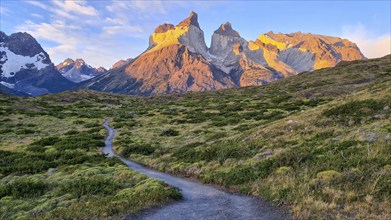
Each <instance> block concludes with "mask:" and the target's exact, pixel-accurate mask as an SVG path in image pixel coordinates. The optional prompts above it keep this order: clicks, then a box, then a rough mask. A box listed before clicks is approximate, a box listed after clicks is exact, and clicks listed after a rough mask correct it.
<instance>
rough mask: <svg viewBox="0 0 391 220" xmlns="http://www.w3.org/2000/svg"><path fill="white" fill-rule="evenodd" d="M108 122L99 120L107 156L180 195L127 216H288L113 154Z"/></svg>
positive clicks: (238, 218)
mask: <svg viewBox="0 0 391 220" xmlns="http://www.w3.org/2000/svg"><path fill="white" fill-rule="evenodd" d="M109 122H110V120H108V119H106V121H105V122H104V123H103V126H104V127H105V128H106V130H107V137H106V139H105V147H104V148H103V150H102V151H103V152H104V153H105V154H106V155H107V156H108V157H118V158H119V159H120V160H122V161H123V162H124V163H125V164H126V165H127V166H128V167H129V168H130V169H132V170H134V171H137V172H139V173H142V174H145V175H147V176H149V177H151V178H155V179H159V180H163V181H164V182H166V183H167V184H169V185H171V186H174V187H178V188H179V189H180V190H181V193H182V195H183V200H181V201H178V202H174V203H171V204H168V205H166V206H162V207H157V208H153V209H149V210H147V211H144V212H142V213H141V214H139V215H137V216H129V217H128V219H159V220H164V219H167V220H176V219H184V220H190V219H197V220H200V219H208V220H214V219H224V220H225V219H235V220H241V219H243V220H252V219H268V220H269V219H276V220H283V219H289V217H288V216H287V215H286V214H284V213H283V212H281V211H279V210H277V209H276V208H275V207H272V206H271V205H269V204H268V203H266V202H264V201H262V200H260V199H257V198H253V197H248V196H242V195H237V194H232V193H227V192H224V191H221V190H218V189H216V188H213V187H210V186H207V185H203V184H200V183H196V182H192V181H190V180H187V179H183V178H180V177H175V176H172V175H169V174H166V173H161V172H158V171H156V170H153V169H150V168H147V167H144V166H142V165H140V164H138V163H135V162H132V161H130V160H127V159H125V158H123V157H121V156H119V155H117V154H116V153H115V152H114V150H113V144H112V142H113V139H114V137H115V135H116V132H117V131H116V130H115V129H113V128H112V127H110V125H109Z"/></svg>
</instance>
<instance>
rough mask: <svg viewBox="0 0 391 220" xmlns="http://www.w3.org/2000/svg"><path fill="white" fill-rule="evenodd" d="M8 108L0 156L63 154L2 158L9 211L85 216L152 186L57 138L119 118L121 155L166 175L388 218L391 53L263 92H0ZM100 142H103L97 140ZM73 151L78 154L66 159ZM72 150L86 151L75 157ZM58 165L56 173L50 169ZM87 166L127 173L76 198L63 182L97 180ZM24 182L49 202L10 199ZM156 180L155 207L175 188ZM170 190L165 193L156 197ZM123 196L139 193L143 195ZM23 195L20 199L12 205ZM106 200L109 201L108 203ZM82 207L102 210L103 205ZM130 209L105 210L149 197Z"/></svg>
mask: <svg viewBox="0 0 391 220" xmlns="http://www.w3.org/2000/svg"><path fill="white" fill-rule="evenodd" d="M1 103H2V104H1V110H0V114H1V115H2V116H4V117H2V118H3V119H2V123H1V126H2V127H1V129H2V130H1V132H0V133H1V134H0V137H1V144H0V147H1V149H2V151H1V152H2V154H4V155H10V156H9V157H10V158H11V159H9V161H12V163H17V161H18V160H17V159H16V158H21V156H20V155H19V156H14V157H13V156H12V155H14V154H15V155H16V154H23V155H26V157H27V156H33V155H40V156H39V157H38V156H37V157H38V158H39V159H40V160H44V161H46V159H45V158H46V157H52V156H51V155H53V157H54V158H56V159H50V160H48V161H49V162H50V163H53V164H50V165H46V166H45V165H44V164H45V163H43V165H42V166H36V167H38V168H39V167H42V168H41V169H38V170H36V171H34V172H32V173H20V172H21V171H20V170H24V169H22V168H20V170H18V169H16V168H15V169H14V168H7V164H9V162H7V161H8V160H7V161H6V160H3V159H0V160H1V163H0V166H1V172H2V176H1V180H0V181H1V183H2V186H1V188H0V193H1V196H2V199H1V200H0V201H1V204H2V206H1V207H2V209H1V211H2V213H5V214H3V215H4V216H6V214H7V213H10V212H12V213H15V212H13V211H11V207H12V208H18V207H19V208H18V215H21V216H23V215H24V216H27V215H29V216H31V215H32V214H35V213H40V212H34V211H35V210H44V212H43V213H42V215H41V216H45V217H46V216H47V217H48V218H51V217H53V216H54V217H55V216H56V215H57V216H60V215H63V214H64V213H61V209H59V210H57V209H54V210H51V209H50V208H47V207H49V206H48V205H45V204H49V203H50V204H52V202H48V201H52V199H54V200H55V201H56V202H58V203H59V204H61V202H63V203H72V204H74V205H73V206H72V205H64V206H63V207H64V209H66V208H68V209H71V210H75V211H74V216H81V218H83V217H85V215H84V213H83V212H81V211H79V212H78V211H77V208H79V207H81V206H78V205H76V204H78V202H79V203H80V202H81V201H85V200H83V199H91V198H93V197H94V196H98V197H108V198H110V199H109V202H111V204H121V202H119V203H117V202H116V200H115V199H118V198H122V197H121V196H118V194H119V193H120V192H123V191H124V190H126V189H128V190H129V189H135V188H137V183H136V182H139V183H140V184H142V186H143V185H144V184H146V185H145V186H149V185H148V184H149V181H153V180H149V179H146V180H147V181H143V180H142V177H140V179H139V180H140V181H137V179H138V178H135V179H136V180H135V179H132V180H130V178H124V179H123V180H122V179H121V178H120V177H118V176H122V175H118V173H121V172H125V171H124V170H123V165H122V164H121V163H119V162H118V161H116V160H114V159H107V158H104V157H103V156H102V155H101V154H98V153H97V150H96V148H94V147H92V146H90V145H89V144H88V143H90V141H88V142H86V143H85V144H86V146H85V145H84V144H81V145H78V147H76V146H66V145H65V146H64V145H63V144H61V142H62V143H68V142H69V140H71V139H73V138H74V137H73V138H69V139H67V138H68V137H72V135H76V133H75V132H74V131H70V130H77V134H79V135H85V136H91V137H90V138H91V139H89V140H91V141H92V140H94V141H98V140H103V138H102V137H100V138H99V139H98V138H97V136H98V135H101V134H103V130H99V129H100V127H99V126H100V125H99V123H98V122H97V120H101V119H103V118H105V117H111V118H113V122H112V126H113V127H115V128H117V129H118V130H119V134H118V138H117V139H116V141H115V146H116V150H117V152H118V153H120V154H122V155H123V156H125V157H128V158H131V159H133V160H136V161H138V162H140V163H143V164H146V165H148V166H151V167H153V168H156V169H158V170H161V171H164V172H170V173H174V174H176V175H181V176H185V177H196V178H198V179H199V180H201V181H203V182H205V183H212V184H218V185H221V186H224V187H226V188H227V189H228V190H234V191H240V192H242V193H245V194H251V195H258V196H262V197H264V198H266V199H268V200H270V201H273V202H274V203H275V204H278V205H287V206H289V207H290V208H291V210H292V213H293V215H294V217H296V218H298V219H314V218H315V219H334V218H343V219H389V218H391V213H390V209H389V207H390V205H391V201H390V198H391V188H390V186H391V154H390V152H391V137H390V133H391V120H390V119H391V110H390V108H391V56H388V57H385V58H381V59H374V60H369V61H357V62H349V63H342V64H340V65H338V66H337V67H336V68H329V69H322V70H318V71H315V72H313V73H306V74H302V75H300V76H297V77H291V78H288V79H284V80H280V81H278V82H276V83H272V84H269V85H267V86H263V87H248V88H240V89H227V90H221V91H216V92H201V93H188V94H184V95H169V96H160V97H151V98H138V97H129V96H122V95H113V94H104V93H95V92H91V91H76V92H67V93H62V94H57V95H50V96H43V97H36V98H11V97H1ZM98 127H99V129H98ZM49 131H50V132H51V133H49ZM93 131H95V132H93ZM87 134H88V135H87ZM95 135H96V137H95ZM42 136H45V137H46V138H51V137H48V136H54V139H55V141H53V143H51V142H50V141H49V142H50V143H49V144H47V145H46V140H45V139H44V140H43V141H42V142H44V143H45V145H44V144H40V140H41V138H42ZM81 139H84V137H83V138H81ZM64 140H66V141H64ZM71 142H72V141H71ZM77 143H80V142H77ZM83 143H84V142H83ZM37 145H38V146H41V147H37ZM42 145H44V146H43V147H42ZM71 145H72V144H71ZM95 145H96V146H99V144H98V142H96V144H95ZM88 146H89V147H88ZM68 147H69V148H68ZM42 149H43V150H42ZM79 151H80V152H82V153H80V152H79ZM58 152H61V153H58ZM66 152H72V153H73V154H72V153H70V154H72V156H65V154H66ZM74 152H77V153H74ZM56 153H58V155H57V154H56ZM59 155H64V156H59ZM76 155H84V156H85V157H86V158H85V159H83V160H81V159H79V161H75V162H72V161H73V159H74V158H75V156H76ZM22 157H24V156H22ZM61 157H63V158H61ZM0 158H8V156H6V157H3V156H2V157H0ZM12 158H14V159H12ZM76 158H77V157H76ZM34 160H36V159H34ZM23 161H28V160H23ZM61 161H62V162H61ZM54 163H56V164H54ZM63 163H64V164H63ZM37 164H39V163H37ZM91 166H93V167H95V168H91ZM15 167H18V166H15ZM21 167H23V163H21ZM25 167H30V166H28V165H26V166H25ZM52 167H55V169H56V172H54V173H53V174H50V173H51V172H48V171H49V169H50V168H52ZM34 169H36V168H34ZM90 169H92V170H93V172H97V173H99V174H101V175H102V176H106V177H107V178H109V177H110V176H111V178H115V177H117V178H120V179H121V180H115V181H114V183H113V185H110V184H109V185H106V184H101V183H102V182H104V181H105V178H106V177H102V178H101V179H100V178H98V179H99V180H91V181H92V182H93V184H97V185H100V184H101V185H105V186H107V187H108V188H106V187H104V188H102V191H100V192H99V193H97V192H91V191H90V189H89V188H87V189H80V190H81V191H80V192H78V194H80V193H81V195H82V196H81V197H71V196H74V195H75V194H72V193H71V192H67V191H66V189H67V188H68V186H67V187H62V184H66V183H67V179H75V178H76V179H77V178H81V179H80V182H79V183H87V182H89V180H87V179H85V178H84V176H88V175H79V173H80V172H81V173H83V172H87V171H85V170H90ZM83 170H84V171H83ZM97 170H99V171H97ZM109 170H110V171H109ZM126 172H129V175H135V176H137V174H135V173H132V171H129V170H127V171H126ZM87 173H88V172H87ZM130 173H132V174H130ZM82 176H83V178H82ZM125 176H126V175H125ZM19 178H22V180H21V181H22V182H23V181H25V182H27V184H29V186H31V188H32V189H35V188H36V191H35V190H34V191H33V192H32V195H35V196H33V197H29V199H35V200H34V201H36V202H40V201H46V202H47V203H44V202H42V203H39V205H36V206H34V208H29V207H28V204H34V203H31V202H28V200H29V199H27V198H20V197H18V195H17V194H13V192H15V190H13V187H14V186H12V185H11V184H10V183H13V182H15V181H16V180H18V179H19ZM23 178H26V179H23ZM29 178H31V180H27V179H29ZM144 178H145V177H144ZM37 179H38V180H39V181H37ZM125 179H126V180H127V181H130V182H126V183H125V182H124V181H125ZM40 181H41V182H40ZM95 181H96V182H95ZM134 181H136V182H134ZM16 183H18V182H17V181H16ZM42 183H43V184H42ZM18 184H19V183H18ZM18 184H17V185H16V186H15V187H17V186H18ZM22 184H26V183H22ZM75 184H78V183H77V182H76V183H75ZM135 184H136V185H135ZM153 184H156V186H157V188H158V189H159V190H157V191H156V192H155V193H151V194H150V195H151V196H150V197H149V200H148V201H152V204H156V203H160V202H165V201H168V200H170V199H175V198H177V197H178V194H177V192H176V191H175V190H173V189H172V188H169V187H167V186H164V185H162V183H159V182H154V183H153ZM142 186H141V187H142ZM73 187H75V188H79V187H77V186H73ZM151 188H154V187H146V188H144V189H145V190H146V191H147V190H148V189H151ZM162 191H164V193H163V195H165V196H163V197H161V195H158V194H159V193H162ZM83 193H86V194H83ZM59 195H61V196H59ZM100 195H105V196H100ZM120 195H122V194H120ZM126 195H132V196H135V197H137V198H139V196H140V195H142V194H137V193H129V194H126ZM154 195H158V197H154ZM65 196H70V197H69V199H68V197H65ZM135 197H134V198H135ZM141 197H145V196H141ZM55 198H57V199H55ZM156 198H163V199H162V200H159V201H157V200H154V199H156ZM17 201H19V202H21V203H23V205H15V204H16V202H17ZM91 201H92V200H91ZM98 201H99V200H98ZM13 202H15V203H14V204H13ZM100 202H102V204H107V201H103V198H102V200H101V201H100ZM83 203H84V202H83ZM3 204H4V205H3ZM84 204H89V205H90V207H89V208H91V209H92V207H94V210H95V209H97V208H103V209H104V208H105V207H104V206H102V205H99V204H97V203H84ZM146 204H148V202H146ZM132 205H134V204H131V205H129V204H126V205H124V206H121V205H118V206H117V208H115V209H104V210H101V211H97V213H99V215H100V216H112V215H116V214H117V213H124V212H126V208H124V209H122V208H123V207H127V208H129V207H136V208H130V209H129V210H139V209H141V208H142V207H144V205H145V203H142V204H138V206H137V205H135V206H132ZM35 207H38V208H35ZM39 207H45V208H42V209H40V208H39ZM89 208H85V207H84V208H82V210H83V211H84V210H89ZM26 210H27V211H26ZM45 210H46V211H45ZM47 210H51V211H47ZM124 210H125V211H124ZM7 211H8V212H7Z"/></svg>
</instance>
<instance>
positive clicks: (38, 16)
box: [31, 13, 43, 19]
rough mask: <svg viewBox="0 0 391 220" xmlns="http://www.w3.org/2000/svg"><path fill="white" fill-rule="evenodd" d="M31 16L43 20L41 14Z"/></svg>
mask: <svg viewBox="0 0 391 220" xmlns="http://www.w3.org/2000/svg"><path fill="white" fill-rule="evenodd" d="M31 16H32V17H35V18H39V19H43V16H42V15H40V14H36V13H32V14H31Z"/></svg>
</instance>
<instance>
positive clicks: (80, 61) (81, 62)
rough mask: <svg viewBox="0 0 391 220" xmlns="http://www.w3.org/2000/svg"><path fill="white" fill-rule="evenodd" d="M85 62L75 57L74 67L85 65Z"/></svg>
mask: <svg viewBox="0 0 391 220" xmlns="http://www.w3.org/2000/svg"><path fill="white" fill-rule="evenodd" d="M85 64H86V62H85V61H84V60H83V59H80V58H79V59H76V68H80V67H81V66H83V65H85Z"/></svg>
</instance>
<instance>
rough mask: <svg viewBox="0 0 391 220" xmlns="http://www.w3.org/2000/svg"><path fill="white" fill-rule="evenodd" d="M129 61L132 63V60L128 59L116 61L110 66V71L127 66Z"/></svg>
mask: <svg viewBox="0 0 391 220" xmlns="http://www.w3.org/2000/svg"><path fill="white" fill-rule="evenodd" d="M130 61H132V58H128V59H126V60H118V61H117V62H115V63H114V64H113V65H112V66H111V68H110V70H112V69H116V68H119V67H121V66H123V65H125V64H128V63H130Z"/></svg>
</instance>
